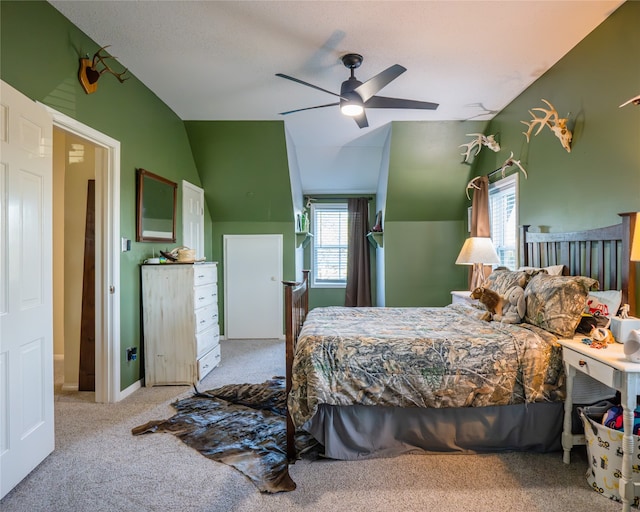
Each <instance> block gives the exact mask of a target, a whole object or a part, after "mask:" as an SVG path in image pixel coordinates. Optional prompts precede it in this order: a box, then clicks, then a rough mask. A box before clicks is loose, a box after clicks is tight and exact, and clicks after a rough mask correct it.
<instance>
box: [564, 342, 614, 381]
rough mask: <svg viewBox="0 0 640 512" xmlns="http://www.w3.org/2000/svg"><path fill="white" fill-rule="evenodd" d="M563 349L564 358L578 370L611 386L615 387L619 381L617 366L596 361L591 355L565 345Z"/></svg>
mask: <svg viewBox="0 0 640 512" xmlns="http://www.w3.org/2000/svg"><path fill="white" fill-rule="evenodd" d="M562 350H563V351H564V353H563V358H564V360H565V361H566V362H567V363H569V364H570V365H571V366H573V367H575V368H576V370H578V371H579V372H582V373H585V374H587V375H590V376H591V377H593V378H594V379H596V380H598V381H600V382H602V383H603V384H605V385H607V386H609V387H615V385H616V382H617V381H616V374H617V373H618V371H617V370H616V369H615V368H612V367H611V366H609V365H608V364H605V363H603V362H601V361H596V360H595V359H592V358H590V357H589V356H585V355H584V354H580V353H579V352H574V351H573V350H571V349H568V348H567V347H564V348H563V349H562Z"/></svg>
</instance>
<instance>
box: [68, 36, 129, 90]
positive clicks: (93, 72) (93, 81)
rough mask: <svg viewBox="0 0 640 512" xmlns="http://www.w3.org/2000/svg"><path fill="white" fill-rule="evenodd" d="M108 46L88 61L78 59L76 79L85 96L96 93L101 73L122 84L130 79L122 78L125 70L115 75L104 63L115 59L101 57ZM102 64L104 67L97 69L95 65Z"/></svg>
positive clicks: (87, 58) (86, 58)
mask: <svg viewBox="0 0 640 512" xmlns="http://www.w3.org/2000/svg"><path fill="white" fill-rule="evenodd" d="M109 46H110V45H107V46H103V47H102V48H100V49H99V50H98V51H97V52H96V53H94V54H93V59H90V58H89V57H88V56H87V57H85V58H84V59H80V70H79V71H78V78H79V80H80V84H81V85H82V88H83V89H84V92H86V93H87V94H91V93H94V92H96V90H97V89H98V79H99V78H100V77H101V76H102V74H103V73H105V72H108V73H110V74H112V75H113V76H115V77H116V78H117V79H118V80H119V81H120V83H122V82H124V81H125V80H127V79H128V78H130V77H128V76H127V77H124V78H123V75H124V74H125V73H126V72H127V69H125V70H124V71H123V72H122V73H116V72H115V71H114V70H113V69H111V68H110V67H109V65H108V64H107V63H106V62H105V60H106V59H116V58H117V57H113V56H111V55H101V53H100V52H102V51H103V50H104V49H105V48H108V47H109ZM98 64H102V65H103V66H104V67H103V68H102V69H101V70H98V69H97V65H98Z"/></svg>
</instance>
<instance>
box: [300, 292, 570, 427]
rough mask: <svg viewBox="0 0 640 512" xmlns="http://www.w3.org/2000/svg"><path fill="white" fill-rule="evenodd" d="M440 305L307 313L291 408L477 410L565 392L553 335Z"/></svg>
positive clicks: (306, 413)
mask: <svg viewBox="0 0 640 512" xmlns="http://www.w3.org/2000/svg"><path fill="white" fill-rule="evenodd" d="M483 313H484V311H482V310H480V309H478V308H475V307H472V306H470V305H468V304H453V305H450V306H447V307H445V308H346V307H325V308H316V309H313V310H312V311H310V312H309V315H308V316H307V319H306V321H305V324H304V327H303V329H302V332H301V333H300V337H299V340H298V345H297V348H296V354H295V360H294V370H293V375H292V389H291V393H290V394H289V397H288V406H289V411H290V412H291V415H292V417H293V421H294V423H295V424H296V426H298V427H300V426H302V425H303V424H304V423H305V422H306V421H307V420H308V419H309V418H311V417H312V416H313V415H314V414H315V411H316V409H317V407H318V405H319V404H322V403H324V404H330V405H352V404H363V405H383V406H399V407H482V406H489V405H506V404H515V403H525V402H535V401H553V400H559V399H562V398H563V395H562V389H561V384H562V380H563V379H562V377H563V375H564V373H563V370H562V354H561V348H560V345H559V344H558V343H557V338H556V337H555V336H553V335H550V334H549V333H547V332H545V331H543V330H542V329H538V328H536V327H534V326H529V325H526V324H519V325H510V324H501V323H499V322H485V321H482V320H480V317H481V316H482V315H483Z"/></svg>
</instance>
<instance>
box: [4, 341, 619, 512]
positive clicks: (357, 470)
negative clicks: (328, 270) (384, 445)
mask: <svg viewBox="0 0 640 512" xmlns="http://www.w3.org/2000/svg"><path fill="white" fill-rule="evenodd" d="M283 373H284V344H283V342H281V341H246V340H227V341H223V342H222V364H221V366H220V367H219V368H217V369H215V370H214V371H213V372H212V373H211V374H210V375H209V376H208V377H207V378H206V379H205V381H204V382H203V383H202V385H201V386H200V389H203V390H206V389H212V388H216V387H219V386H223V385H225V384H232V383H244V382H252V383H260V382H264V381H265V380H267V379H269V378H271V377H272V376H274V375H282V374H283ZM56 389H57V394H56V410H55V414H56V450H55V451H54V453H52V454H51V455H50V456H49V457H48V458H47V459H46V460H45V461H44V462H43V463H42V464H40V466H38V467H37V468H36V469H35V470H34V471H33V472H32V473H31V474H30V475H29V476H28V477H27V478H26V479H25V480H23V481H22V482H21V483H20V484H18V486H17V487H16V488H15V489H14V490H12V491H11V492H10V493H9V494H8V495H7V496H6V497H5V498H4V499H3V500H2V501H1V502H0V510H1V511H2V512H45V511H46V512H84V511H86V512H90V511H91V512H93V511H95V512H103V511H104V512H114V511H117V512H172V511H176V512H178V511H179V512H208V511H211V512H214V511H215V512H289V511H331V512H342V511H344V512H347V511H349V512H359V511H362V512H365V511H366V512H370V511H376V512H386V511H390V512H414V511H415V512H418V511H431V510H433V511H435V510H447V511H454V512H456V511H465V512H466V511H473V512H489V511H490V512H495V511H497V510H508V511H509V512H543V511H544V512H546V511H549V512H578V511H582V510H585V511H589V512H614V511H615V512H618V511H620V510H621V505H620V503H616V502H612V501H610V500H608V499H606V498H603V497H602V496H599V495H598V494H597V493H596V492H594V491H593V490H591V489H590V488H589V487H588V485H587V483H586V480H585V478H584V474H585V471H586V468H587V461H586V455H585V451H584V448H582V447H576V448H574V450H573V452H572V460H571V464H569V465H565V464H563V463H562V455H561V454H560V453H549V454H534V453H505V454H488V455H404V456H401V457H396V458H392V459H374V460H367V461H359V462H344V461H333V460H326V459H319V460H301V461H298V462H296V464H294V465H292V466H290V468H289V473H290V475H291V477H292V478H293V480H294V481H295V482H296V484H297V488H296V489H295V490H294V491H292V492H286V493H278V494H264V493H260V492H258V491H257V490H256V487H255V486H254V485H253V484H252V482H251V481H250V480H249V479H248V478H246V477H245V476H244V475H242V474H241V473H239V472H238V471H236V470H235V469H233V468H231V467H229V466H227V465H225V464H221V463H218V462H214V461H212V460H210V459H207V458H206V457H203V456H202V455H200V454H199V453H198V452H197V451H196V450H193V449H191V448H189V447H188V446H186V445H185V444H184V443H182V442H181V441H180V440H178V439H177V438H176V437H175V436H173V435H168V434H154V435H148V436H133V435H131V430H132V429H133V428H134V427H136V426H138V425H142V424H144V423H146V422H148V421H151V420H157V419H159V418H168V417H170V416H171V415H172V414H174V412H175V410H174V409H173V408H172V407H171V405H170V404H171V403H172V402H173V401H174V400H176V399H177V398H182V397H186V396H189V395H190V394H191V393H192V389H191V388H188V387H171V386H167V387H155V388H142V389H140V390H139V391H137V392H136V393H134V394H133V395H132V396H130V397H128V398H126V399H125V400H123V401H122V402H120V403H117V404H96V403H94V402H93V394H92V393H62V392H61V391H60V384H58V385H57V386H56Z"/></svg>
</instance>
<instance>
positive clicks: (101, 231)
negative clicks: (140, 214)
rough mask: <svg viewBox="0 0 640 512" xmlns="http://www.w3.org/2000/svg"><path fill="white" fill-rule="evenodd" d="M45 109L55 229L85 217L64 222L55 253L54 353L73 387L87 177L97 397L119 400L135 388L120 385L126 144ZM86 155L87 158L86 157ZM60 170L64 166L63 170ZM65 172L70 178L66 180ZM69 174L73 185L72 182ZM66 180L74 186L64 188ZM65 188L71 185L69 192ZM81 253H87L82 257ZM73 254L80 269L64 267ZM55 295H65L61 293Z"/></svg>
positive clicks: (77, 351) (77, 356)
mask: <svg viewBox="0 0 640 512" xmlns="http://www.w3.org/2000/svg"><path fill="white" fill-rule="evenodd" d="M45 108H47V110H48V111H49V112H50V113H51V115H52V116H53V124H54V150H53V160H54V183H55V184H54V201H53V202H54V217H55V218H54V224H56V225H57V227H56V229H58V228H59V227H60V223H59V222H58V221H57V220H56V218H57V219H58V220H59V219H60V217H59V216H60V215H61V214H62V215H63V216H70V215H78V216H80V217H81V219H80V222H77V220H78V219H75V221H74V222H73V223H67V222H63V226H64V228H63V233H62V235H61V234H60V233H58V235H57V237H58V238H57V240H58V243H57V246H58V247H60V243H62V244H63V247H65V246H67V248H66V249H64V250H56V243H55V242H54V255H53V265H54V275H56V274H59V275H58V276H57V277H54V289H55V290H56V292H54V319H56V320H54V321H55V322H58V325H57V326H56V325H54V354H55V355H61V354H63V355H64V359H65V364H64V367H65V368H64V386H66V387H67V389H73V388H74V386H76V385H77V384H76V383H77V382H78V380H79V379H78V378H77V376H78V375H79V373H78V372H79V365H80V345H79V344H80V340H79V329H80V324H79V321H80V320H79V319H80V318H81V310H82V307H81V302H79V300H80V301H81V300H82V299H81V297H82V286H81V285H80V286H78V284H77V283H78V280H80V283H81V282H82V279H83V277H82V271H83V267H84V264H83V263H82V261H83V260H82V257H83V255H84V238H85V227H86V223H85V221H84V218H85V215H86V207H87V201H86V197H87V195H88V192H87V190H88V186H87V182H88V180H90V179H93V180H94V181H95V231H94V233H95V239H94V243H95V267H94V284H95V291H94V307H93V310H94V315H95V316H94V318H93V321H94V325H95V327H94V330H93V331H94V348H95V363H94V368H95V377H94V383H95V401H96V402H117V401H119V400H121V399H122V398H124V397H125V396H126V395H127V394H129V392H133V391H134V389H131V390H127V392H124V393H123V392H122V391H121V390H120V292H119V285H120V143H119V142H118V141H116V140H115V139H112V138H110V137H108V136H106V135H104V134H102V133H100V132H98V131H96V130H94V129H92V128H90V127H88V126H86V125H83V124H82V123H79V122H78V121H76V120H74V119H72V118H70V117H68V116H66V115H64V114H62V113H60V112H57V111H55V110H53V109H51V108H49V107H46V106H45ZM56 139H57V142H58V144H56V143H55V141H56ZM81 159H83V160H84V161H83V162H80V160H81ZM60 167H63V169H62V171H61V170H60ZM60 173H62V174H67V176H66V177H65V178H64V179H60ZM68 178H69V180H70V181H71V182H73V183H71V184H69V183H67V181H68ZM61 182H62V183H63V185H61ZM65 183H66V184H65ZM67 185H69V189H68V190H65V189H66V188H67ZM60 186H62V187H64V188H63V189H62V190H63V192H62V193H61V192H60ZM56 188H58V192H56ZM74 190H75V192H74ZM80 190H82V193H80ZM60 195H62V198H61V197H60ZM65 211H66V213H64V212H65ZM56 212H57V213H56ZM61 212H62V213H61ZM73 212H75V213H73ZM78 212H80V214H78ZM67 225H68V226H70V227H69V231H70V232H69V233H66V232H64V231H66V228H67ZM78 226H80V227H79V228H78ZM54 231H55V230H54ZM60 237H62V238H60ZM54 240H56V234H55V233H54ZM60 240H62V242H60ZM78 240H80V242H79V241H78ZM67 249H68V250H67ZM78 252H79V253H80V254H76V253H78ZM71 256H79V257H80V258H81V259H80V261H81V263H80V264H78V265H77V268H76V269H75V270H73V269H72V266H71V265H70V264H69V263H70V262H69V261H67V262H66V264H65V259H66V258H71ZM59 270H61V272H60V273H59V272H58V271H59ZM56 281H57V282H56ZM55 294H59V295H58V296H57V297H56V295H55ZM60 294H61V295H60ZM79 297H80V298H79ZM56 303H57V305H56ZM59 306H60V307H59ZM56 310H58V311H56ZM60 310H62V311H60ZM60 314H62V317H60ZM61 318H62V320H61ZM59 322H62V324H61V325H60V323H59Z"/></svg>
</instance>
